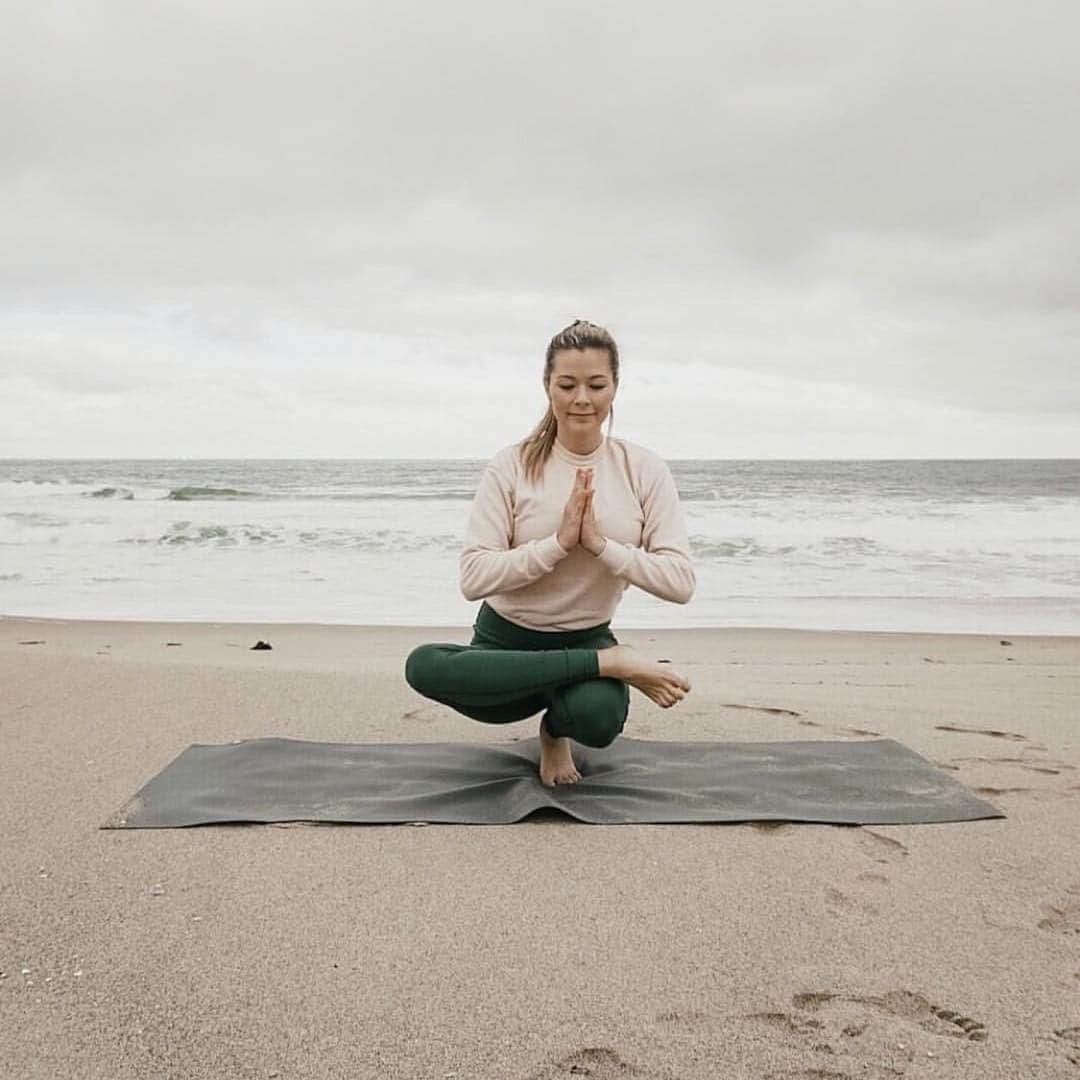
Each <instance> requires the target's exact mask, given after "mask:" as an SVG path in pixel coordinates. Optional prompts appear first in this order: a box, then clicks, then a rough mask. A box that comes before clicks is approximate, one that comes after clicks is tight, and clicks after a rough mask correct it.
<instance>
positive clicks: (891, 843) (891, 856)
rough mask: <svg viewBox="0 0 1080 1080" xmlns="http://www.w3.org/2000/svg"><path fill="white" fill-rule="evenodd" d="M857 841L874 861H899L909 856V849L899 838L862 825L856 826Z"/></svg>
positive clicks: (861, 848) (860, 847)
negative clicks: (895, 838)
mask: <svg viewBox="0 0 1080 1080" xmlns="http://www.w3.org/2000/svg"><path fill="white" fill-rule="evenodd" d="M848 827H849V828H850V826H848ZM855 843H856V845H857V846H858V847H859V849H860V850H861V851H862V852H863V854H864V855H868V856H869V857H870V858H871V859H873V860H874V862H878V863H898V862H903V860H904V859H906V858H907V857H908V849H907V848H906V847H905V846H904V845H903V844H902V843H900V841H899V840H894V839H893V838H892V837H891V836H884V835H882V834H881V833H878V832H874V831H873V830H872V829H867V828H864V827H863V826H861V825H860V826H857V827H856V830H855Z"/></svg>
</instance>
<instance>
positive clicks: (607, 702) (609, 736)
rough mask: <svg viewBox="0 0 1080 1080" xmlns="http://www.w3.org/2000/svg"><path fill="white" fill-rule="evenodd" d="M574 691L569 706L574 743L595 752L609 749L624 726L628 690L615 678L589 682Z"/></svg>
mask: <svg viewBox="0 0 1080 1080" xmlns="http://www.w3.org/2000/svg"><path fill="white" fill-rule="evenodd" d="M578 689H579V691H580V693H579V694H578V695H575V700H574V702H573V705H572V710H573V716H574V720H575V721H576V722H575V724H574V727H575V729H576V731H577V734H576V735H574V736H573V738H574V740H575V741H576V742H579V743H581V744H582V745H583V746H591V747H593V748H595V749H597V750H599V749H602V748H603V747H605V746H610V745H611V744H612V743H613V742H614V741H615V739H616V737H617V736H618V735H619V733H620V732H621V731H622V730H623V728H624V727H625V726H626V715H627V712H628V710H629V707H630V688H629V687H628V686H627V685H626V683H624V682H621V681H620V680H619V679H593V680H591V681H590V682H588V683H580V684H578Z"/></svg>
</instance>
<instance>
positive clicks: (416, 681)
mask: <svg viewBox="0 0 1080 1080" xmlns="http://www.w3.org/2000/svg"><path fill="white" fill-rule="evenodd" d="M438 655H439V651H438V646H436V645H417V647H416V648H415V649H413V651H412V652H411V653H409V655H408V657H407V658H406V660H405V681H406V682H407V683H408V684H409V685H410V686H411V687H412V688H413V689H414V690H415V691H416V692H417V693H418V694H422V693H424V691H425V690H426V689H427V688H428V687H430V686H431V685H432V679H431V676H432V671H433V669H434V666H435V662H436V660H437V658H438Z"/></svg>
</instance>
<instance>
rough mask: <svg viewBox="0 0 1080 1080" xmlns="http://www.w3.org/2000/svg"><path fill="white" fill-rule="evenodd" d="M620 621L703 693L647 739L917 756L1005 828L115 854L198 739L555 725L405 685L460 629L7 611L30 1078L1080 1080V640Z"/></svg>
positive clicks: (297, 831)
mask: <svg viewBox="0 0 1080 1080" xmlns="http://www.w3.org/2000/svg"><path fill="white" fill-rule="evenodd" d="M613 628H614V629H615V631H616V633H617V634H619V637H620V640H622V641H625V642H627V643H629V644H632V645H636V646H639V647H641V648H642V649H643V650H649V651H654V650H655V651H654V655H656V656H658V657H660V656H663V657H670V658H671V660H672V661H673V664H674V666H676V667H679V668H680V669H682V670H684V671H685V673H686V674H687V675H689V676H690V678H691V679H692V681H693V686H694V688H693V691H692V693H691V694H690V696H689V697H688V698H687V699H686V701H684V702H683V703H682V704H681V705H679V706H677V707H675V708H673V709H670V710H663V709H660V708H659V707H657V706H655V705H653V704H652V702H650V701H649V700H648V699H647V698H645V697H644V696H642V695H641V694H638V693H637V692H633V693H632V697H631V713H630V719H629V721H628V722H627V726H626V734H628V735H631V736H633V737H634V738H655V739H687V740H705V739H718V740H725V739H732V740H736V739H737V740H754V741H774V740H790V739H833V738H835V739H864V738H874V737H879V736H886V737H889V738H893V739H897V740H899V741H900V742H902V743H904V744H905V745H906V746H908V747H910V748H911V749H913V750H915V751H916V752H918V753H920V754H922V755H924V756H925V757H927V758H928V759H930V760H931V761H934V762H935V763H937V764H938V765H940V766H941V767H942V768H946V769H948V770H950V772H951V775H953V776H954V777H956V779H958V780H959V781H960V782H961V783H963V784H965V785H966V786H967V787H969V788H970V789H971V790H972V791H973V792H975V793H976V794H978V795H980V796H981V797H983V798H987V799H989V800H990V801H991V802H993V803H995V804H996V805H998V806H999V807H1001V808H1002V809H1003V810H1004V811H1005V812H1006V814H1007V815H1008V817H1007V818H1005V819H1002V820H985V821H975V822H963V823H953V824H944V825H905V826H874V827H871V828H852V827H838V826H826V825H801V824H780V825H769V826H764V825H756V826H755V825H674V826H666V825H665V826H657V825H640V826H639V825H618V826H606V827H605V826H590V825H582V824H579V823H575V822H573V821H570V820H569V819H563V818H558V817H555V816H549V817H543V818H534V819H530V820H527V821H525V822H523V823H520V824H518V825H513V826H503V827H490V826H449V825H429V826H419V827H418V826H405V825H402V826H338V825H307V824H299V823H290V824H283V825H271V826H247V825H231V826H209V827H201V828H193V829H166V830H131V831H124V830H121V831H116V830H101V829H99V827H98V826H99V825H100V824H101V823H102V822H103V821H104V820H105V819H106V818H107V817H108V816H109V815H110V814H111V813H113V812H114V811H115V810H116V809H117V808H118V807H120V806H121V805H122V804H123V803H124V802H125V801H126V800H127V799H128V798H130V796H131V795H132V794H133V793H134V792H135V791H136V790H137V789H138V788H139V787H141V786H142V785H143V784H144V783H146V781H147V780H149V779H150V778H151V777H152V776H153V775H155V774H156V773H157V772H159V771H160V770H161V769H162V768H164V767H165V766H166V765H167V764H168V763H169V762H170V761H172V759H173V758H175V757H176V756H177V754H179V753H180V752H181V751H182V750H183V749H184V748H185V747H187V746H188V745H190V744H191V743H196V742H200V743H221V742H228V741H231V740H234V739H245V738H257V737H263V736H270V735H276V736H285V737H290V738H304V739H318V740H323V741H327V742H381V741H402V742H417V741H425V740H431V741H445V740H459V741H462V742H470V741H471V742H478V743H482V742H502V741H509V740H514V739H523V738H531V737H533V736H534V735H535V734H536V728H537V725H538V723H539V717H535V718H532V719H530V720H527V721H521V722H519V723H515V724H509V725H505V726H498V727H494V726H490V727H489V726H484V725H480V724H477V723H474V722H471V721H468V720H466V719H465V718H464V717H461V716H458V715H457V714H455V713H454V712H453V711H452V710H450V709H448V708H445V707H443V706H439V705H437V704H435V703H432V702H429V701H426V700H425V699H424V698H421V697H419V696H418V695H417V694H415V693H414V692H413V691H412V690H411V689H410V688H409V687H408V685H407V684H406V683H405V681H404V678H403V675H402V670H403V666H404V660H405V657H406V656H407V655H408V652H409V650H410V649H412V647H413V646H414V645H417V644H419V643H420V642H423V641H458V642H466V641H468V639H469V631H468V629H467V628H464V627H456V628H416V627H408V628H405V627H399V628H384V627H369V628H365V627H345V626H325V627H322V626H305V625H280V626H275V625H268V624H250V625H249V624H244V625H227V624H220V625H219V624H191V623H103V622H76V621H58V620H33V619H23V618H3V619H0V750H2V752H0V791H2V793H3V797H2V799H0V835H2V837H3V858H2V860H0V972H2V976H0V1072H3V1073H4V1074H5V1075H11V1076H13V1077H26V1078H37V1077H42V1078H44V1077H49V1078H53V1077H72V1078H75V1077H95V1078H98V1077H100V1078H102V1080H126V1078H129V1077H130V1078H140V1080H142V1078H145V1077H259V1078H262V1077H280V1078H286V1077H296V1078H301V1077H304V1078H307V1077H435V1078H448V1077H454V1078H457V1080H464V1078H469V1077H485V1078H486V1077H494V1078H500V1080H501V1078H513V1080H517V1078H521V1080H548V1078H550V1080H554V1078H557V1077H563V1076H590V1077H592V1078H594V1080H608V1078H612V1080H613V1078H615V1077H619V1078H634V1080H659V1078H671V1080H676V1078H678V1080H682V1078H686V1080H697V1078H701V1080H705V1078H709V1080H713V1078H716V1077H722V1078H725V1080H727V1078H742V1077H747V1078H751V1077H752V1078H755V1080H760V1078H770V1077H801V1078H810V1077H814V1078H818V1080H843V1078H851V1080H855V1078H870V1080H878V1078H886V1077H899V1076H906V1077H913V1078H921V1077H970V1078H972V1080H975V1078H979V1080H984V1078H998V1077H1001V1078H1006V1077H1008V1078H1010V1080H1012V1078H1014V1077H1020V1076H1025V1077H1026V1076H1030V1077H1038V1078H1040V1080H1043V1078H1045V1080H1056V1078H1062V1080H1065V1078H1070V1080H1072V1078H1075V1077H1077V1076H1080V855H1078V854H1077V853H1078V852H1080V637H1034V636H1011V635H1010V636H1008V638H1007V639H1003V638H1001V637H999V636H982V635H939V634H902V633H848V632H817V631H795V630H688V631H673V630H656V631H648V630H627V631H620V630H619V627H618V620H617V618H616V620H615V623H614V627H613ZM259 639H262V640H268V641H270V642H271V644H272V645H273V649H272V650H269V651H251V649H250V646H251V645H253V644H254V643H255V642H256V640H259ZM1003 640H1007V641H1008V642H1009V644H1002V641H1003ZM23 642H39V644H22V643H23ZM169 642H173V643H175V644H169ZM538 782H539V781H538Z"/></svg>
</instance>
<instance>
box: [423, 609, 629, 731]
mask: <svg viewBox="0 0 1080 1080" xmlns="http://www.w3.org/2000/svg"><path fill="white" fill-rule="evenodd" d="M618 644H619V642H618V640H617V639H616V637H615V635H614V634H613V633H612V632H611V630H610V628H609V624H608V623H606V622H605V623H601V624H600V625H599V626H590V627H586V628H585V629H583V630H557V631H556V630H529V629H527V628H526V627H524V626H518V625H517V623H513V622H510V620H509V619H504V618H503V617H502V616H501V615H499V614H498V612H496V611H495V610H494V609H493V608H490V607H488V605H487V602H486V601H485V602H484V603H483V604H481V605H480V611H479V613H478V614H477V617H476V622H475V623H474V624H473V639H472V642H471V643H470V644H469V645H454V644H448V643H444V642H436V643H433V644H429V645H418V646H417V647H416V648H415V649H413V651H412V652H411V653H409V658H408V659H407V660H406V661H405V679H406V681H407V682H408V684H409V685H410V686H411V687H412V688H413V689H414V690H415V691H416V692H417V693H418V694H423V695H424V697H427V698H431V700H432V701H438V702H440V703H441V704H443V705H449V706H450V707H451V708H452V709H456V710H457V711H458V712H459V713H462V714H464V715H465V716H468V717H471V718H472V719H473V720H480V721H482V722H483V723H485V724H511V723H513V722H514V721H515V720H524V719H525V718H526V717H528V716H533V715H535V714H536V713H538V712H540V710H541V709H547V712H546V713H545V714H544V721H543V723H544V729H545V730H546V731H547V732H548V734H549V735H552V736H554V737H555V738H557V739H561V738H564V737H567V738H571V739H573V740H574V741H575V742H579V743H582V744H583V745H584V746H596V747H600V746H607V745H608V744H609V743H611V742H612V741H613V740H614V739H615V737H616V736H617V735H618V734H619V732H620V731H622V729H623V725H624V724H625V723H626V715H627V712H628V711H629V708H630V688H629V687H628V686H627V685H626V683H624V682H623V681H622V680H621V679H612V678H600V675H599V670H600V668H599V661H598V660H597V656H596V651H597V649H603V648H607V647H609V646H611V645H618Z"/></svg>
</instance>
